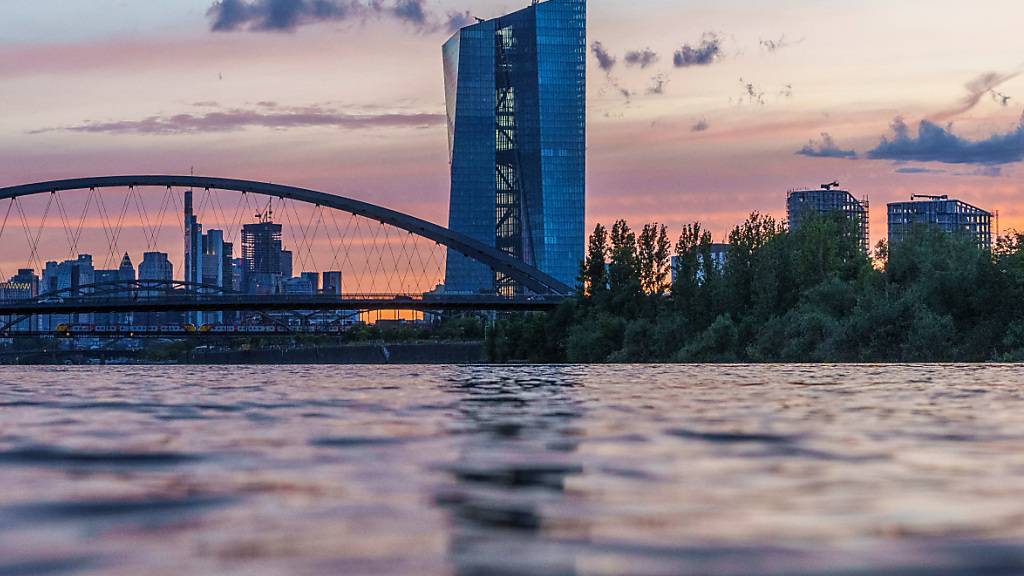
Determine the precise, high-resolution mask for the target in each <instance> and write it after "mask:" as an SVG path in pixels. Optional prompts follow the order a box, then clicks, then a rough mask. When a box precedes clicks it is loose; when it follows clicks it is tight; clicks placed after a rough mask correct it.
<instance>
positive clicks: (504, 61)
mask: <svg viewBox="0 0 1024 576" xmlns="http://www.w3.org/2000/svg"><path fill="white" fill-rule="evenodd" d="M586 20H587V13H586V0H548V1H546V2H540V3H534V4H533V5H531V6H530V7H528V8H525V9H523V10H520V11H518V12H514V13H512V14H508V15H506V16H502V17H500V18H496V19H494V20H488V21H485V22H480V23H477V24H474V25H472V26H468V27H466V28H463V29H462V30H460V31H459V32H457V33H456V34H455V35H454V36H452V38H451V39H450V40H448V42H447V43H446V44H445V45H444V48H443V54H444V71H445V93H446V101H447V110H448V138H449V153H450V158H451V201H450V208H449V227H450V228H451V229H452V230H453V231H455V232H460V233H463V234H466V235H468V236H470V237H472V238H474V239H476V240H478V241H480V242H483V243H485V244H487V245H488V246H494V247H496V248H498V249H499V250H502V251H504V252H506V253H508V254H510V255H511V256H513V257H515V258H517V259H519V260H522V261H524V262H526V263H527V264H530V265H533V266H536V267H537V268H539V269H540V270H542V271H544V272H546V273H548V274H550V275H552V276H554V277H555V278H557V279H558V280H561V281H562V282H564V283H566V284H569V285H572V284H573V283H574V282H575V280H576V275H577V273H578V272H579V264H580V262H581V261H582V260H583V251H584V243H585V240H584V236H585V231H584V225H585V224H584V216H585V179H586V170H585V166H586V54H587V47H586V44H587V38H586V36H587V27H586ZM446 289H447V290H448V291H449V292H455V293H458V292H481V291H483V292H489V293H494V292H499V293H502V294H514V293H516V292H519V291H521V287H518V286H516V285H515V283H514V282H512V281H511V280H510V279H509V278H506V277H504V276H503V275H500V274H495V273H494V272H493V271H491V270H490V269H489V268H488V267H487V266H484V265H482V264H479V263H477V262H474V261H472V260H470V259H469V258H466V257H465V256H463V255H461V254H458V253H455V252H451V253H450V254H449V255H448V261H447V271H446Z"/></svg>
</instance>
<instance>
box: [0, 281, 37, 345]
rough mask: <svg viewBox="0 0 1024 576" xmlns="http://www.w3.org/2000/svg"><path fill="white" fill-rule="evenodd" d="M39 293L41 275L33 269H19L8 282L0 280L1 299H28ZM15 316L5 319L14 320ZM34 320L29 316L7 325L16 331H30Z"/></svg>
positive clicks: (5, 319) (9, 328)
mask: <svg viewBox="0 0 1024 576" xmlns="http://www.w3.org/2000/svg"><path fill="white" fill-rule="evenodd" d="M38 293H39V277H38V276H36V274H35V271H34V270H31V269H23V270H18V273H17V274H16V275H14V276H11V279H10V280H9V281H7V282H0V301H11V300H28V299H29V298H33V297H35V296H37V295H38ZM12 320H14V318H12V317H5V318H4V321H5V322H7V321H12ZM32 325H33V321H32V320H31V319H29V318H26V319H24V320H21V321H20V322H15V323H14V324H11V325H9V326H8V327H7V329H8V330H11V331H14V332H28V331H29V330H31V329H32Z"/></svg>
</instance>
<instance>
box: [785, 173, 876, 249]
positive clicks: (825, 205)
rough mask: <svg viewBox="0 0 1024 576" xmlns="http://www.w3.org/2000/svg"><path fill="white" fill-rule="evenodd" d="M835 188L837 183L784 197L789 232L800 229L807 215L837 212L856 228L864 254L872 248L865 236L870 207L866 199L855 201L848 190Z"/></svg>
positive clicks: (793, 191)
mask: <svg viewBox="0 0 1024 576" xmlns="http://www.w3.org/2000/svg"><path fill="white" fill-rule="evenodd" d="M838 186H839V184H838V183H832V184H825V185H823V186H822V187H821V188H820V189H817V190H790V191H789V194H788V195H787V196H786V217H787V219H788V221H789V229H790V230H797V229H799V228H800V225H801V224H802V223H803V221H804V220H806V219H807V218H808V217H810V216H813V215H821V214H831V213H834V212H839V213H841V214H843V215H845V216H846V217H847V218H849V219H850V220H852V221H853V223H854V224H855V225H856V226H857V235H858V237H859V239H860V246H861V250H863V251H864V253H865V254H866V253H867V252H868V251H869V250H870V248H871V243H870V238H869V235H868V234H869V208H870V205H869V204H868V201H867V200H857V199H856V198H854V197H853V195H852V194H850V193H849V192H848V191H846V190H840V189H838Z"/></svg>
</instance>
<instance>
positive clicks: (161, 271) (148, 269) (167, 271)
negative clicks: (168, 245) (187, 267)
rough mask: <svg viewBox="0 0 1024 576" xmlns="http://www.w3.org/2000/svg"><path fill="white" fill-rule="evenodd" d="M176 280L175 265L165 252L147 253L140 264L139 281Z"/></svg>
mask: <svg viewBox="0 0 1024 576" xmlns="http://www.w3.org/2000/svg"><path fill="white" fill-rule="evenodd" d="M172 279H174V264H172V263H171V260H170V259H169V258H168V256H167V254H165V253H163V252H146V253H144V254H143V255H142V262H140V263H139V280H161V281H167V282H169V281H171V280H172Z"/></svg>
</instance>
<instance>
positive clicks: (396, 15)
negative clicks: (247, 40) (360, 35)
mask: <svg viewBox="0 0 1024 576" xmlns="http://www.w3.org/2000/svg"><path fill="white" fill-rule="evenodd" d="M207 16H209V18H210V20H211V23H210V29H211V30H213V31H214V32H235V31H240V30H246V31H250V32H293V31H295V30H296V29H297V28H299V27H302V26H306V25H309V24H316V23H319V22H342V21H346V20H352V19H356V18H363V19H365V18H391V19H394V20H397V21H399V22H404V23H406V24H409V25H410V26H412V27H413V28H415V29H416V30H417V31H419V32H437V31H440V30H447V31H454V30H457V29H458V28H461V27H462V26H464V25H466V24H467V23H469V20H470V19H469V14H468V13H465V14H463V13H457V12H451V13H449V14H448V15H447V16H446V17H440V16H438V15H436V14H434V13H432V12H431V11H430V10H429V9H428V8H427V6H426V0H388V1H385V0H370V2H369V3H363V2H361V1H360V0H217V1H216V2H214V3H213V5H212V6H210V9H209V10H208V11H207Z"/></svg>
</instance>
